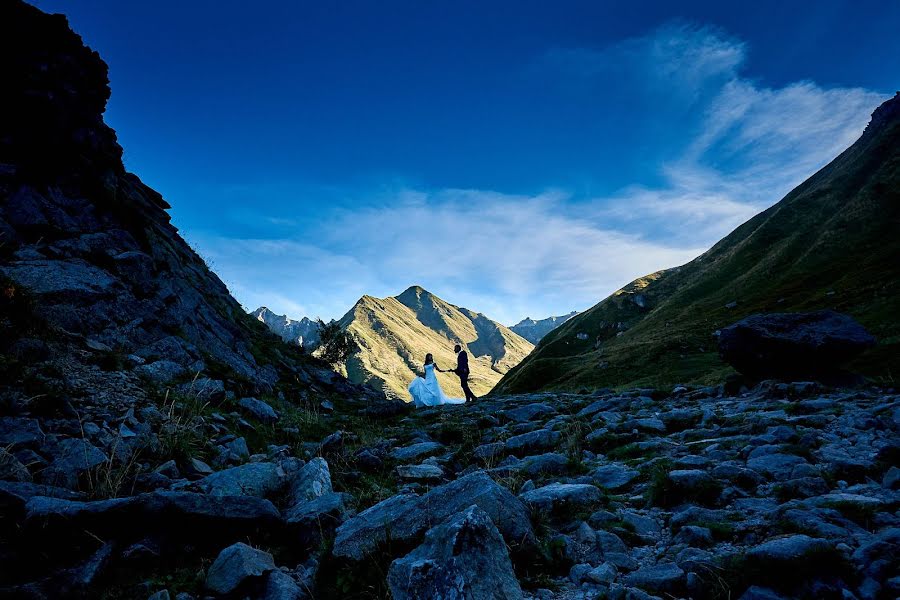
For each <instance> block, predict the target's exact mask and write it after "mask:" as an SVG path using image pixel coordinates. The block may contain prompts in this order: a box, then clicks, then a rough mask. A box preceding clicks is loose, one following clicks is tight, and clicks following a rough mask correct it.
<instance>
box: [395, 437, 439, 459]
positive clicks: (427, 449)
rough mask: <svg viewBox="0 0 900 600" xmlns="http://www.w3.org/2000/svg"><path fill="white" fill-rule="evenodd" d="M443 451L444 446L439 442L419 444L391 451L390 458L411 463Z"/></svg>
mask: <svg viewBox="0 0 900 600" xmlns="http://www.w3.org/2000/svg"><path fill="white" fill-rule="evenodd" d="M443 449H444V445H443V444H439V443H437V442H418V443H415V444H410V445H409V446H404V447H401V448H394V449H393V450H392V451H391V454H390V456H391V458H393V459H394V460H400V461H409V460H415V459H417V458H424V457H426V456H429V455H431V454H435V453H437V452H440V451H442V450H443Z"/></svg>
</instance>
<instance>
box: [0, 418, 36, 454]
mask: <svg viewBox="0 0 900 600" xmlns="http://www.w3.org/2000/svg"><path fill="white" fill-rule="evenodd" d="M43 440H44V432H43V431H41V427H40V425H38V422H37V419H22V418H18V417H0V446H3V447H12V448H15V447H18V446H36V445H38V444H40V443H41V442H43Z"/></svg>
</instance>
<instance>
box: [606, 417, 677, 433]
mask: <svg viewBox="0 0 900 600" xmlns="http://www.w3.org/2000/svg"><path fill="white" fill-rule="evenodd" d="M615 429H616V431H620V432H623V433H627V432H630V431H633V430H637V431H639V432H642V433H665V431H666V425H665V423H663V422H662V421H661V420H660V419H657V418H647V419H629V420H627V421H623V422H622V423H617V424H616V425H615Z"/></svg>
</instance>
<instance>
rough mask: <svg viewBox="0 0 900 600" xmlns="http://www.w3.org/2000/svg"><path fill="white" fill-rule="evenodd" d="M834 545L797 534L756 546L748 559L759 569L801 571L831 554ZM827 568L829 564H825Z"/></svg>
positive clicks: (749, 552) (748, 554) (749, 553)
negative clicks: (811, 562)
mask: <svg viewBox="0 0 900 600" xmlns="http://www.w3.org/2000/svg"><path fill="white" fill-rule="evenodd" d="M832 549H833V547H832V545H831V544H830V543H829V542H828V541H827V540H824V539H821V538H813V537H809V536H808V535H802V534H795V535H787V536H784V537H780V538H775V539H771V540H768V541H766V542H763V543H762V544H759V545H758V546H754V547H753V548H751V549H750V550H749V551H748V552H747V559H748V560H750V561H752V562H753V564H754V565H755V566H756V567H757V568H759V569H774V570H781V569H798V570H799V569H801V568H802V567H803V566H804V565H803V564H801V563H808V562H810V561H813V562H814V561H816V560H818V559H821V558H822V555H824V554H827V553H829V552H831V551H832ZM822 566H823V567H825V568H827V564H825V563H823V564H822Z"/></svg>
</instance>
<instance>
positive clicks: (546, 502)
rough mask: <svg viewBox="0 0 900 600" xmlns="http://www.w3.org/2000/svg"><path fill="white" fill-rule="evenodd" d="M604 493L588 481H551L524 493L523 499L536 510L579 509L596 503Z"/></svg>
mask: <svg viewBox="0 0 900 600" xmlns="http://www.w3.org/2000/svg"><path fill="white" fill-rule="evenodd" d="M601 496H602V494H601V492H600V490H599V489H598V488H597V487H596V486H593V485H590V484H586V483H551V484H550V485H545V486H544V487H540V488H537V489H535V490H532V491H530V492H526V493H525V494H522V500H523V501H524V502H525V503H526V504H528V505H529V506H530V507H532V508H533V509H535V510H540V511H544V512H553V511H560V510H563V509H573V510H574V509H579V508H582V507H585V506H590V505H592V504H596V503H597V502H599V501H600V498H601Z"/></svg>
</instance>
